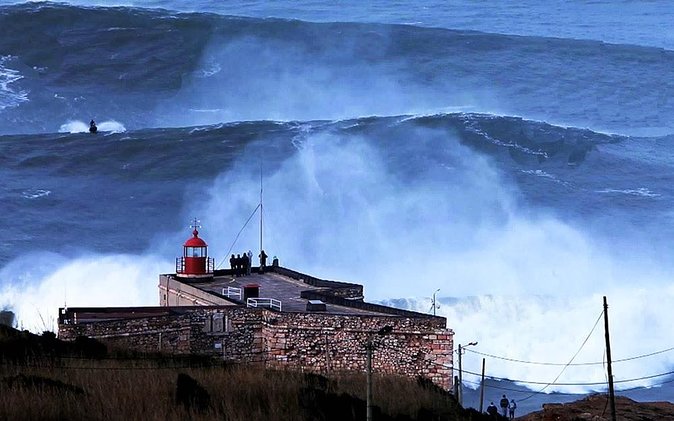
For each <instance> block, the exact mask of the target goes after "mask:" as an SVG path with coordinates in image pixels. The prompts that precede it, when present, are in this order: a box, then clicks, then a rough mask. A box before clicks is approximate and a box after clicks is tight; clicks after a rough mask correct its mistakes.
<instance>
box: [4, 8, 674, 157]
mask: <svg viewBox="0 0 674 421" xmlns="http://www.w3.org/2000/svg"><path fill="white" fill-rule="evenodd" d="M73 22H77V25H76V26H75V25H74V24H73ZM45 26H49V28H50V30H49V31H43V30H42V28H43V27H45ZM167 33H170V34H173V35H174V36H172V37H167V36H166V34H167ZM19 34H20V36H19ZM25 39H32V40H33V41H34V42H32V43H30V44H26V43H25ZM92 45H95V46H96V47H95V48H93V47H92ZM0 51H3V54H6V55H8V56H11V57H12V64H11V66H9V65H4V67H3V68H4V70H3V71H2V72H3V74H4V75H5V76H4V80H5V81H6V83H4V85H0V91H3V92H4V95H5V100H4V102H5V103H9V104H11V105H12V106H10V107H8V106H5V109H3V110H2V112H0V133H6V134H11V133H35V132H42V133H45V132H50V131H54V130H57V129H58V127H60V125H61V124H63V122H64V121H67V120H71V119H81V118H83V117H82V116H94V115H104V116H108V118H110V119H114V120H116V121H123V122H124V124H125V126H126V127H127V128H128V129H142V128H147V127H181V126H194V125H208V124H217V123H222V122H235V121H250V120H284V121H294V120H300V121H307V120H318V119H330V120H333V119H349V118H357V117H360V116H367V115H380V116H386V115H401V114H415V115H416V114H424V113H434V112H438V111H446V110H451V109H454V110H461V111H471V112H492V111H493V112H495V113H497V114H504V115H519V116H523V117H524V118H527V119H531V120H544V121H553V122H556V123H560V124H565V125H569V126H576V127H590V128H593V129H594V130H595V131H606V132H614V133H623V134H633V133H645V134H649V133H651V132H652V131H653V130H655V129H653V128H657V130H659V133H667V132H674V121H672V119H671V115H674V103H670V102H664V103H662V101H660V98H662V97H674V87H670V86H669V85H667V84H662V80H666V78H667V77H668V75H669V70H670V69H671V68H673V67H674V55H673V54H670V53H669V52H664V51H663V50H661V49H657V48H650V47H638V46H631V45H608V44H603V43H601V42H597V41H587V40H571V39H555V38H544V37H538V36H511V35H500V34H493V33H483V32H477V31H470V30H452V29H443V28H427V27H414V26H405V25H389V24H368V23H337V22H330V23H323V24H316V23H312V22H306V21H297V20H287V19H258V18H241V17H232V16H223V15H216V14H208V13H190V14H187V13H177V12H173V11H169V10H162V9H154V10H153V9H141V8H132V7H115V8H101V7H76V6H67V5H63V4H54V3H26V4H20V5H13V6H5V7H0ZM625 57H629V58H630V60H633V61H634V63H635V64H637V63H638V66H636V65H635V66H631V67H630V66H628V67H627V68H626V67H625ZM457 58H460V59H459V60H457ZM637 67H638V72H636V71H631V70H630V69H636V68H637ZM494 69H501V71H499V77H494ZM17 72H18V73H17ZM637 83H638V85H639V86H640V95H639V96H638V97H637V96H635V95H634V90H633V89H632V87H633V86H635V84H637ZM2 87H4V88H2ZM10 90H11V92H10ZM607 92H611V94H610V95H607V94H606V93H607ZM26 93H30V101H26V99H27V96H26V95H27V94H26ZM0 95H2V94H0ZM7 98H9V99H7ZM552 98H554V100H552ZM658 101H660V102H658ZM646 103H659V104H660V106H659V107H657V108H656V109H653V108H652V107H643V106H642V104H646ZM649 130H651V132H649ZM491 141H492V142H499V141H500V140H499V138H498V137H494V138H492V139H491ZM502 146H503V145H502ZM519 146H522V145H519ZM519 146H518V145H511V147H514V148H517V147H519Z"/></svg>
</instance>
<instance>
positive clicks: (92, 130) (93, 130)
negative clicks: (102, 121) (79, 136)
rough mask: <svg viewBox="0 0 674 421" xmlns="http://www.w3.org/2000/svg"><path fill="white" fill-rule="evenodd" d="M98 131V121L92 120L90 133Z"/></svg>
mask: <svg viewBox="0 0 674 421" xmlns="http://www.w3.org/2000/svg"><path fill="white" fill-rule="evenodd" d="M97 131H98V127H96V122H95V121H94V120H91V122H90V123H89V133H96V132H97Z"/></svg>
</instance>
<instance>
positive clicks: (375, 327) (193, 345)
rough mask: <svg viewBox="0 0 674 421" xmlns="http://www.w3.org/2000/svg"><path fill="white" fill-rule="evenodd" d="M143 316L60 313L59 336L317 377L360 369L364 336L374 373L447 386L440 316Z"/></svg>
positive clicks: (227, 312)
mask: <svg viewBox="0 0 674 421" xmlns="http://www.w3.org/2000/svg"><path fill="white" fill-rule="evenodd" d="M89 310H92V309H89ZM98 310H99V311H100V309H98ZM107 310H108V311H110V312H113V311H117V312H118V313H119V312H123V311H124V309H122V308H119V309H114V308H110V309H107ZM128 310H139V308H135V309H128ZM145 310H146V312H145V314H142V315H140V316H138V317H131V318H129V317H125V318H115V317H112V316H111V317H109V318H107V319H106V318H105V317H104V315H101V314H99V315H98V316H97V319H96V320H95V321H94V320H90V321H88V320H86V314H87V309H84V308H83V309H73V308H70V309H64V310H62V311H61V318H60V320H59V337H60V338H61V339H64V340H74V339H75V338H76V337H77V336H80V335H82V336H87V337H91V338H95V339H98V340H100V341H102V342H103V343H106V344H107V345H109V346H112V347H119V348H125V349H132V350H137V351H144V352H157V351H161V352H168V353H176V354H190V353H191V354H199V355H210V356H213V357H216V358H222V359H224V360H225V361H231V362H246V363H260V364H264V365H265V366H267V367H278V368H290V369H300V370H305V371H312V372H319V373H326V372H340V371H354V370H355V371H364V370H365V358H366V351H365V345H366V343H367V341H368V339H369V338H371V339H372V341H373V343H374V344H375V351H374V354H373V360H372V364H373V370H374V372H376V373H387V374H399V375H404V376H409V377H416V376H418V375H421V376H423V377H426V378H428V379H430V380H431V381H433V383H435V384H437V385H438V386H441V387H442V388H444V389H447V390H451V387H452V369H451V367H452V364H453V359H452V350H453V342H452V341H453V332H452V331H451V330H449V329H446V328H445V319H444V318H428V317H413V316H401V315H391V316H388V315H367V314H362V315H360V314H359V315H353V314H349V315H339V314H325V313H307V312H279V311H275V310H272V309H267V308H250V307H240V306H231V305H229V306H190V307H185V306H183V307H154V308H145ZM92 311H93V310H92ZM139 313H142V312H140V311H139ZM153 313H156V314H153ZM78 315H79V316H80V320H78ZM384 326H390V327H392V332H391V333H390V334H388V335H384V336H380V335H378V334H377V333H376V332H378V331H379V330H380V329H381V328H383V327H384Z"/></svg>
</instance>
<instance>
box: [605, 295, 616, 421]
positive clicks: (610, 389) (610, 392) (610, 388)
mask: <svg viewBox="0 0 674 421" xmlns="http://www.w3.org/2000/svg"><path fill="white" fill-rule="evenodd" d="M604 334H605V336H606V359H607V360H608V396H609V402H610V404H611V420H612V421H616V413H615V392H614V391H613V369H612V368H611V341H610V339H609V335H608V304H607V303H606V296H604Z"/></svg>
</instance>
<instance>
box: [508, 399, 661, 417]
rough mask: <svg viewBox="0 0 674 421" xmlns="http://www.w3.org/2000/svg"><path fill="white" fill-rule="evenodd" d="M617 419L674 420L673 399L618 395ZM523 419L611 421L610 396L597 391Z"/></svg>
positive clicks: (546, 405) (551, 406) (546, 407)
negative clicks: (663, 399)
mask: <svg viewBox="0 0 674 421" xmlns="http://www.w3.org/2000/svg"><path fill="white" fill-rule="evenodd" d="M616 414H617V416H616V419H617V420H618V421H661V420H662V421H665V420H673V421H674V404H672V403H670V402H636V401H633V400H631V399H629V398H625V397H622V396H617V397H616ZM517 420H521V421H585V420H587V421H604V420H606V421H610V420H611V408H610V405H609V400H608V395H606V394H596V395H591V396H588V397H587V398H585V399H581V400H579V401H575V402H570V403H564V404H561V403H559V404H545V405H543V410H542V411H538V412H533V413H531V414H528V415H525V416H523V417H519V418H517Z"/></svg>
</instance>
